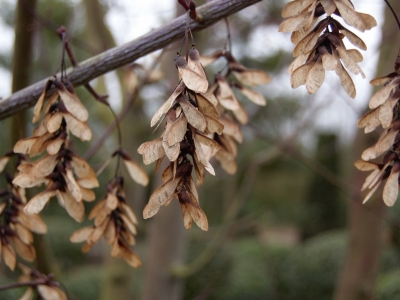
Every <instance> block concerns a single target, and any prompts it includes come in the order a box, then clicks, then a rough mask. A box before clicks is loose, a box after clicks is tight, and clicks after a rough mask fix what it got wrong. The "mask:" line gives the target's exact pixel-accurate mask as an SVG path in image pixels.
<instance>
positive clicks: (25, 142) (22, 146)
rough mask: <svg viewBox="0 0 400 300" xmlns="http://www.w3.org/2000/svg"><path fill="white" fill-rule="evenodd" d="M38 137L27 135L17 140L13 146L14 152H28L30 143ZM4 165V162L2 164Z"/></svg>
mask: <svg viewBox="0 0 400 300" xmlns="http://www.w3.org/2000/svg"><path fill="white" fill-rule="evenodd" d="M37 139H38V137H28V138H24V139H21V140H19V141H18V142H17V143H16V144H15V146H14V149H13V150H14V152H15V153H23V154H29V153H30V152H31V147H32V145H33V144H34V143H35V142H36V140H37ZM4 166H5V164H4Z"/></svg>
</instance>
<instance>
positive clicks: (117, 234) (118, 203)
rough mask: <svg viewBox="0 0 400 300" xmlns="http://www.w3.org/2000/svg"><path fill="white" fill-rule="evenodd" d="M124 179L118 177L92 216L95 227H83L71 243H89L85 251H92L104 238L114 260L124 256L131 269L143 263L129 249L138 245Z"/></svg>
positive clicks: (75, 233)
mask: <svg viewBox="0 0 400 300" xmlns="http://www.w3.org/2000/svg"><path fill="white" fill-rule="evenodd" d="M123 185H124V179H123V177H116V178H115V179H114V180H113V181H112V182H110V183H109V184H108V185H107V195H106V196H105V197H104V198H103V199H102V200H100V201H99V202H98V203H97V204H96V206H95V207H93V209H92V211H91V212H90V214H89V220H92V219H94V224H93V225H92V226H88V227H84V228H82V229H79V230H77V231H75V232H74V233H73V234H72V235H71V238H70V240H71V242H73V243H81V242H84V241H86V243H85V245H84V246H83V248H82V251H83V252H87V251H89V250H90V249H91V248H92V246H93V245H95V244H96V243H97V242H98V241H99V240H100V238H101V237H104V240H105V241H106V243H107V244H109V245H110V246H111V248H112V250H111V255H112V256H113V257H122V258H124V259H125V261H126V262H127V263H128V264H129V265H130V266H132V267H134V268H138V267H140V266H141V264H142V263H141V261H140V259H139V257H138V256H137V254H136V253H135V252H133V251H132V250H131V248H130V246H133V245H135V237H134V235H136V225H137V224H138V221H137V218H136V216H135V214H134V213H133V211H132V210H131V208H130V207H129V206H128V204H127V203H126V196H125V192H124V187H123Z"/></svg>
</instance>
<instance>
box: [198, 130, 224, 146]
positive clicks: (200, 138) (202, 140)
mask: <svg viewBox="0 0 400 300" xmlns="http://www.w3.org/2000/svg"><path fill="white" fill-rule="evenodd" d="M196 139H197V140H198V141H199V142H200V143H201V144H203V145H205V146H207V147H210V148H211V149H213V150H219V148H220V145H219V144H218V143H217V142H216V141H215V140H212V139H210V138H208V137H206V136H204V135H202V134H197V133H196Z"/></svg>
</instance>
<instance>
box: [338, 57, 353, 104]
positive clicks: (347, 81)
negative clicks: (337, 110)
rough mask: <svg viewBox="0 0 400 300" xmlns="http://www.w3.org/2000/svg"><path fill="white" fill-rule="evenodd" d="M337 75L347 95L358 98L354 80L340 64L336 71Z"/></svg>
mask: <svg viewBox="0 0 400 300" xmlns="http://www.w3.org/2000/svg"><path fill="white" fill-rule="evenodd" d="M336 74H337V75H338V76H339V79H340V84H341V85H342V86H343V88H344V90H345V91H346V93H347V94H348V95H349V96H350V97H351V98H355V96H356V87H355V86H354V83H353V80H352V79H351V77H350V75H349V73H347V71H346V70H345V69H344V68H343V66H342V65H341V64H338V68H337V69H336Z"/></svg>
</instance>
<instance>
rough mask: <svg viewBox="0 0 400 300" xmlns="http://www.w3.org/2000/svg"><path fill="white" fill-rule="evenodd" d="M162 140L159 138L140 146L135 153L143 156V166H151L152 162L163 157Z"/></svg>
mask: <svg viewBox="0 0 400 300" xmlns="http://www.w3.org/2000/svg"><path fill="white" fill-rule="evenodd" d="M162 140H163V138H162V137H161V138H158V139H156V140H154V141H150V142H146V143H143V144H142V145H140V147H139V149H138V150H137V151H138V153H139V154H141V155H143V163H144V164H145V165H148V164H151V163H152V162H153V161H156V160H157V159H159V158H161V157H163V156H164V155H165V151H164V147H163V145H162Z"/></svg>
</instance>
